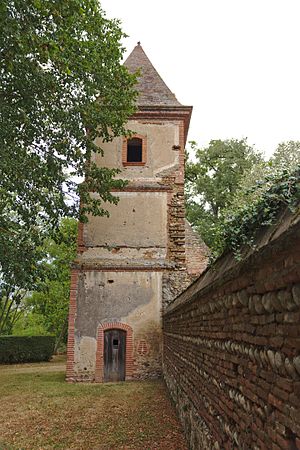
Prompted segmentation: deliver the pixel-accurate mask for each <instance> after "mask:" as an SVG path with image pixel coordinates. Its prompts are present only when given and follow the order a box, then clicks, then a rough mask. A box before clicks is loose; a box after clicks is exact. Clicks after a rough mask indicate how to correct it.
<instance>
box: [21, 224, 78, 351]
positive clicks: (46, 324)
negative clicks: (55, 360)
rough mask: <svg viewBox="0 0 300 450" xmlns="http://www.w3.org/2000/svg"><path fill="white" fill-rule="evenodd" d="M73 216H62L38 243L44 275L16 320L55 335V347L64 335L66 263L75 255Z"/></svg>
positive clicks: (24, 326)
mask: <svg viewBox="0 0 300 450" xmlns="http://www.w3.org/2000/svg"><path fill="white" fill-rule="evenodd" d="M76 237H77V220H75V219H71V218H65V219H63V220H62V221H61V223H60V226H59V228H58V230H57V231H56V233H55V234H54V236H53V237H51V238H46V239H45V241H44V244H43V246H42V250H43V254H44V255H45V256H44V276H43V278H42V279H41V280H40V283H39V284H38V285H37V286H36V287H35V290H34V291H33V292H30V294H29V295H27V297H26V299H25V300H24V302H23V305H24V309H25V311H24V313H23V314H22V315H21V316H20V318H19V324H18V323H17V324H16V326H15V332H16V330H19V329H20V324H22V327H23V328H25V330H24V331H22V334H23V333H24V332H25V333H26V328H27V327H29V328H30V331H32V328H33V326H34V324H35V325H36V326H37V327H38V328H39V329H41V330H44V331H45V332H47V333H51V334H54V335H55V336H56V348H57V347H58V346H59V344H60V342H61V341H62V340H65V339H66V336H67V329H68V326H67V325H68V309H69V298H70V264H71V262H72V261H73V260H74V258H75V256H76Z"/></svg>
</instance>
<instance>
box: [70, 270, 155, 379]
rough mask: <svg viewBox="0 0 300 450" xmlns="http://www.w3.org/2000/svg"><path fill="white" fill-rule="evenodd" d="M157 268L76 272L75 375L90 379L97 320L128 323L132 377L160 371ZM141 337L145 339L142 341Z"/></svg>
mask: <svg viewBox="0 0 300 450" xmlns="http://www.w3.org/2000/svg"><path fill="white" fill-rule="evenodd" d="M161 278H162V275H161V273H160V272H142V271H139V272H100V271H99V272H97V271H85V272H81V273H80V274H79V278H78V286H77V290H78V295H77V300H76V301H77V305H76V317H75V357H74V360H75V366H74V370H75V377H77V379H78V378H80V377H81V378H83V379H93V378H94V374H95V361H96V345H97V342H96V338H97V329H98V326H99V324H100V323H102V324H103V323H108V322H122V323H126V324H128V325H130V326H131V327H132V330H133V338H134V360H135V363H136V370H135V378H148V377H154V376H157V375H158V374H159V373H160V371H161V361H160V354H161ZM144 341H145V342H144Z"/></svg>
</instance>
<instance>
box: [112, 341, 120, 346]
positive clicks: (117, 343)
mask: <svg viewBox="0 0 300 450" xmlns="http://www.w3.org/2000/svg"><path fill="white" fill-rule="evenodd" d="M113 346H114V347H118V346H119V340H118V339H113Z"/></svg>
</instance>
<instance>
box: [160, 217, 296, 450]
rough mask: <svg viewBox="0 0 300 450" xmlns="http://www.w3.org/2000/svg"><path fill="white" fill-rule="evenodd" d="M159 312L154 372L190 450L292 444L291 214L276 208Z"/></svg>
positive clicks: (293, 222)
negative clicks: (264, 224) (275, 215)
mask: <svg viewBox="0 0 300 450" xmlns="http://www.w3.org/2000/svg"><path fill="white" fill-rule="evenodd" d="M243 256H244V258H243V260H242V261H237V260H236V259H235V258H234V257H233V255H231V254H227V255H225V256H224V257H222V258H221V259H219V260H218V261H217V262H216V264H215V265H214V267H212V268H211V269H209V270H207V271H206V272H205V273H204V274H203V275H202V276H201V277H200V278H199V279H198V280H197V281H196V282H195V283H193V284H192V285H191V286H190V287H189V288H188V289H187V290H186V291H185V292H183V294H181V295H180V296H179V297H178V298H177V299H176V300H175V301H174V302H173V303H171V305H170V306H169V307H168V308H167V309H166V312H165V314H164V317H163V332H164V363H163V365H164V376H165V380H166V383H167V385H168V387H169V390H170V393H171V396H172V397H173V399H174V401H175V403H176V405H177V408H178V412H179V415H180V418H181V420H182V422H183V425H184V429H185V433H186V437H187V440H188V442H189V448H191V449H197V450H198V449H213V448H214V449H228V450H229V449H274V450H277V449H297V448H300V408H299V406H300V324H299V322H300V321H299V319H300V217H299V213H298V217H297V215H296V214H294V215H293V214H291V213H290V212H289V211H284V212H282V217H281V218H280V221H279V225H277V226H273V227H269V228H268V229H263V230H262V231H261V233H260V235H259V236H258V238H257V241H256V251H255V252H254V251H249V252H248V253H246V252H245V253H244V255H243Z"/></svg>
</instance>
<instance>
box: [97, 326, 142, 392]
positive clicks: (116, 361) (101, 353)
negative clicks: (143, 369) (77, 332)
mask: <svg viewBox="0 0 300 450" xmlns="http://www.w3.org/2000/svg"><path fill="white" fill-rule="evenodd" d="M132 374H133V336H132V328H131V327H130V326H129V325H127V324H125V323H121V322H109V323H101V324H99V326H98V334H97V350H96V371H95V381H96V382H98V383H101V382H103V381H124V380H131V379H132Z"/></svg>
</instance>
